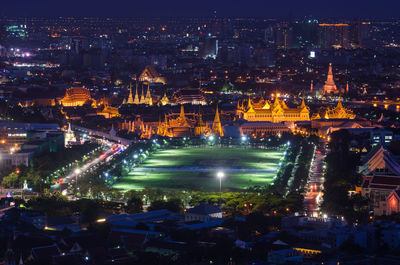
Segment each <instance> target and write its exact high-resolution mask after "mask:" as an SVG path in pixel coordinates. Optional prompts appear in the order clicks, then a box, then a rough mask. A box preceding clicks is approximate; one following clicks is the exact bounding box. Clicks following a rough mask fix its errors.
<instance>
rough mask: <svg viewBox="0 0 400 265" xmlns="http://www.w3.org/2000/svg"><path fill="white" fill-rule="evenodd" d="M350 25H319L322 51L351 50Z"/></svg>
mask: <svg viewBox="0 0 400 265" xmlns="http://www.w3.org/2000/svg"><path fill="white" fill-rule="evenodd" d="M349 31H350V25H349V24H347V23H337V24H319V43H320V46H321V48H322V49H330V48H345V49H349V48H351V46H350V41H349Z"/></svg>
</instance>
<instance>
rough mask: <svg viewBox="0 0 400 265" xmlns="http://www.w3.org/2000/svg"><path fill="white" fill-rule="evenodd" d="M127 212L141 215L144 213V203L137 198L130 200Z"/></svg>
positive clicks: (127, 204)
mask: <svg viewBox="0 0 400 265" xmlns="http://www.w3.org/2000/svg"><path fill="white" fill-rule="evenodd" d="M125 211H126V212H127V213H129V214H132V213H140V212H142V211H143V201H142V199H140V198H139V197H137V196H133V197H132V198H130V199H129V200H128V201H127V203H126V207H125Z"/></svg>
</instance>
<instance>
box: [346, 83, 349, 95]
mask: <svg viewBox="0 0 400 265" xmlns="http://www.w3.org/2000/svg"><path fill="white" fill-rule="evenodd" d="M346 94H349V82H348V81H347V83H346Z"/></svg>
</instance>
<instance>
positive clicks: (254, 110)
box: [236, 97, 310, 123]
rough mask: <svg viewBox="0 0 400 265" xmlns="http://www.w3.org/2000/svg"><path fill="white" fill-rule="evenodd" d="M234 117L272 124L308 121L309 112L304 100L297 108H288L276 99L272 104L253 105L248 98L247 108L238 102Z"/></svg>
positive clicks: (266, 102) (264, 101)
mask: <svg viewBox="0 0 400 265" xmlns="http://www.w3.org/2000/svg"><path fill="white" fill-rule="evenodd" d="M236 115H237V116H238V117H239V118H241V119H245V120H247V121H269V122H273V123H278V122H285V121H292V122H294V121H308V120H310V111H309V109H308V108H307V106H306V104H305V102H304V99H303V101H302V102H301V104H300V106H298V107H297V108H289V107H288V106H287V105H286V103H285V101H283V100H282V101H280V100H279V98H278V97H276V98H275V101H274V102H273V103H271V102H269V101H267V100H262V101H260V102H257V103H255V104H253V103H252V100H251V99H250V98H249V100H248V101H247V106H244V104H243V103H242V104H240V103H239V102H238V106H237V110H236Z"/></svg>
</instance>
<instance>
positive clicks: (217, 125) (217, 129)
mask: <svg viewBox="0 0 400 265" xmlns="http://www.w3.org/2000/svg"><path fill="white" fill-rule="evenodd" d="M211 129H212V132H213V133H214V134H218V135H219V136H224V132H223V131H222V126H221V119H220V118H219V111H218V105H217V110H216V111H215V117H214V122H213V124H212V128H211Z"/></svg>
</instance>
